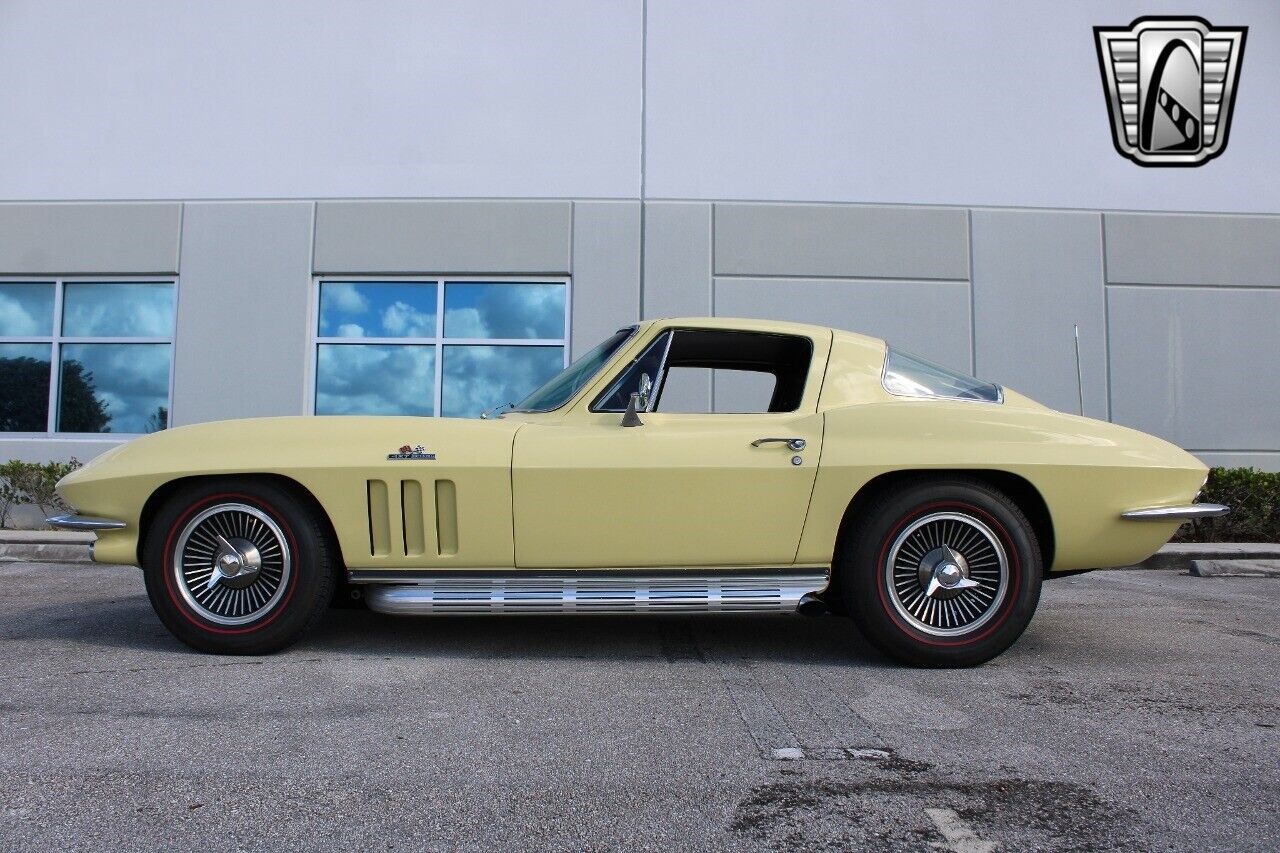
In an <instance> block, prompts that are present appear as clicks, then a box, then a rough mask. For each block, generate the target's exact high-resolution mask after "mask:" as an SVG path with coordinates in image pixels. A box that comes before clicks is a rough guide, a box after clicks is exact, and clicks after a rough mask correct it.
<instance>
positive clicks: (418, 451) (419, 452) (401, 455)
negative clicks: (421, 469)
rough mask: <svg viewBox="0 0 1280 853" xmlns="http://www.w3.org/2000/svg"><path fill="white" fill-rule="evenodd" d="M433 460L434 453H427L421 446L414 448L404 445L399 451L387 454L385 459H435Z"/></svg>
mask: <svg viewBox="0 0 1280 853" xmlns="http://www.w3.org/2000/svg"><path fill="white" fill-rule="evenodd" d="M435 458H436V455H435V454H434V453H428V452H427V449H426V448H425V447H423V446H422V445H421V444H419V445H416V446H414V447H410V446H409V445H407V444H405V445H402V446H401V447H400V449H399V450H397V451H396V452H395V453H388V454H387V459H393V460H401V459H435Z"/></svg>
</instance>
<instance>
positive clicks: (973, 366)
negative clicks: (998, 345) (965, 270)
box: [965, 207, 978, 376]
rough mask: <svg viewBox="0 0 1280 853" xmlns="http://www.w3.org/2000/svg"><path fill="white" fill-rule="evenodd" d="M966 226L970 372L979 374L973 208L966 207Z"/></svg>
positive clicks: (973, 374)
mask: <svg viewBox="0 0 1280 853" xmlns="http://www.w3.org/2000/svg"><path fill="white" fill-rule="evenodd" d="M965 228H966V229H967V230H968V235H967V236H968V238H969V373H970V375H972V376H977V375H978V311H977V303H978V299H977V296H976V295H975V294H974V283H973V208H972V207H969V208H965Z"/></svg>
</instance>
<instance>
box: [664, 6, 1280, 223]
mask: <svg viewBox="0 0 1280 853" xmlns="http://www.w3.org/2000/svg"><path fill="white" fill-rule="evenodd" d="M648 8H649V25H648V69H647V79H648V87H647V111H646V114H647V116H648V123H647V136H646V150H647V164H648V167H647V172H646V182H647V186H648V195H649V197H651V198H659V197H666V198H717V199H752V200H765V201H772V200H777V201H797V200H798V201H859V202H891V203H908V204H912V203H916V204H960V205H1017V206H1033V207H1083V208H1127V209H1139V210H1152V209H1154V210H1205V211H1239V212H1277V211H1280V168H1278V167H1277V160H1276V154H1275V140H1276V138H1277V136H1280V111H1277V110H1276V109H1275V104H1277V103H1280V4H1276V3H1272V2H1247V0H1235V1H1234V2H1233V1H1232V0H1204V2H1200V3H1197V4H1195V5H1194V7H1193V8H1188V7H1186V6H1167V5H1164V4H1159V5H1153V4H1151V3H1140V2H1132V0H1125V2H1114V0H1085V1H1084V2H1081V1H1080V0H1077V1H1076V2H1070V3H1061V2H1056V3H1055V2H1048V0H1040V2H1027V0H987V2H965V3H947V2H938V1H937V0H896V2H893V3H885V2H882V0H814V2H805V3H792V2H780V0H715V2H700V3H689V2H686V0H649V4H648ZM1154 13H1160V14H1179V13H1182V14H1187V13H1190V14H1196V15H1202V16H1204V17H1206V18H1208V20H1209V21H1210V22H1211V23H1213V24H1218V25H1223V26H1226V25H1241V24H1243V25H1247V26H1248V27H1249V28H1250V29H1249V37H1248V44H1247V46H1246V49H1245V55H1244V63H1243V65H1242V70H1241V80H1240V87H1239V95H1238V99H1237V102H1236V107H1235V116H1234V119H1233V121H1232V128H1231V135H1230V138H1229V144H1228V148H1227V150H1226V152H1225V153H1224V154H1223V155H1222V156H1221V157H1219V158H1218V159H1217V160H1215V161H1213V162H1212V163H1211V164H1209V165H1207V166H1204V167H1201V168H1193V169H1150V168H1141V167H1139V166H1136V165H1134V164H1133V163H1131V162H1129V161H1128V160H1126V159H1124V158H1122V157H1121V156H1120V155H1119V154H1117V153H1116V151H1115V148H1114V146H1113V144H1112V135H1111V127H1110V123H1109V119H1108V117H1107V108H1106V104H1105V101H1104V97H1103V90H1102V81H1101V77H1100V75H1099V73H1098V61H1097V57H1096V51H1095V48H1094V40H1093V29H1092V28H1093V27H1094V26H1099V25H1117V26H1127V25H1128V24H1129V23H1130V21H1132V20H1133V19H1134V18H1136V17H1138V16H1139V15H1143V14H1154Z"/></svg>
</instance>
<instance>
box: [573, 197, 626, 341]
mask: <svg viewBox="0 0 1280 853" xmlns="http://www.w3.org/2000/svg"><path fill="white" fill-rule="evenodd" d="M639 318H640V203H639V202H634V201H586V202H576V203H575V204H574V206H573V329H572V332H571V333H572V339H571V341H570V348H571V350H572V355H573V357H574V358H576V357H578V356H579V355H581V354H582V353H584V352H586V351H587V350H588V349H590V348H591V347H593V346H595V345H596V344H597V343H599V342H600V341H602V340H604V338H605V337H607V336H608V335H610V334H612V333H613V332H614V331H615V330H616V329H618V328H619V327H621V326H625V325H627V324H629V323H634V322H636V320H638V319H639Z"/></svg>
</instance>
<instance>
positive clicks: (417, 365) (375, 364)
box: [315, 279, 569, 418]
mask: <svg viewBox="0 0 1280 853" xmlns="http://www.w3.org/2000/svg"><path fill="white" fill-rule="evenodd" d="M319 288H320V311H319V318H318V320H317V325H316V338H315V343H316V405H315V411H316V414H318V415H326V414H406V415H432V414H441V415H444V416H446V417H466V418H473V417H478V416H479V414H480V412H481V411H483V410H485V409H489V408H492V407H494V406H497V405H501V404H503V403H509V402H513V401H515V400H519V399H521V398H523V397H524V396H525V395H527V394H528V393H530V392H531V391H533V390H534V389H535V388H537V387H538V386H539V385H541V384H542V383H543V382H545V381H546V380H547V379H548V378H550V377H552V376H554V375H555V374H557V373H559V372H560V370H561V369H562V368H563V367H564V356H565V352H566V344H567V341H566V337H567V329H566V324H565V309H566V307H567V305H568V294H569V286H568V284H567V283H565V282H563V281H561V282H525V281H484V282H473V281H442V280H438V279H437V280H430V279H428V280H425V281H322V282H321V283H320V285H319ZM440 288H444V292H443V301H444V312H443V315H440V314H439V312H437V310H436V307H437V305H438V304H439V299H438V297H439V295H440V290H439V289H440ZM370 338H374V339H384V340H383V341H382V342H380V343H355V342H356V341H361V340H367V339H370ZM387 338H395V339H397V342H396V343H394V344H393V343H390V342H387V341H386V340H385V339H387ZM482 340H483V341H501V340H507V341H529V343H528V344H521V345H519V346H517V345H514V344H503V345H487V344H480V343H465V344H464V343H457V342H458V341H482ZM401 341H403V342H401ZM437 360H440V361H441V364H440V370H441V373H442V377H441V380H440V386H441V387H439V388H437V387H436V381H435V372H436V361H437ZM437 410H438V411H437Z"/></svg>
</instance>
